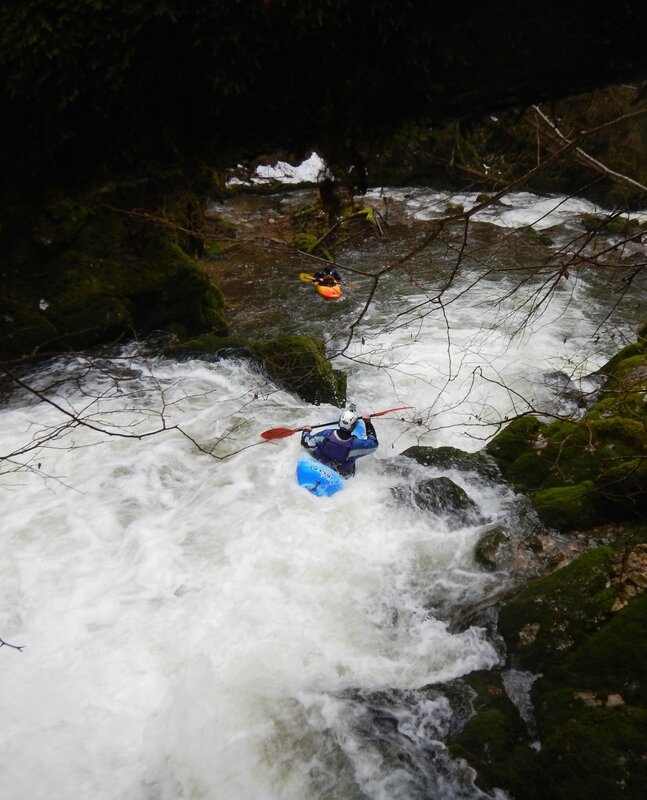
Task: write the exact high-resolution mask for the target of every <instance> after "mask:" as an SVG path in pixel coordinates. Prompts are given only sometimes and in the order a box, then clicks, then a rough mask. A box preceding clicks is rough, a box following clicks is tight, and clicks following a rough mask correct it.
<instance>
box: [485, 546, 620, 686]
mask: <svg viewBox="0 0 647 800" xmlns="http://www.w3.org/2000/svg"><path fill="white" fill-rule="evenodd" d="M612 555H613V551H612V549H611V548H610V547H599V548H596V549H595V550H591V551H590V552H588V553H586V554H584V555H582V556H580V557H579V558H577V559H576V560H575V561H573V562H572V563H571V564H568V565H567V566H565V567H563V568H562V569H560V570H558V571H557V572H554V573H552V574H550V575H547V576H545V577H543V578H540V579H539V580H536V581H534V582H533V583H531V584H530V585H529V586H527V587H525V588H524V589H522V590H521V591H520V592H519V593H518V594H517V595H516V596H515V598H514V599H513V600H511V601H510V602H508V603H506V604H505V605H504V607H503V608H502V609H501V612H500V615H499V631H500V632H501V634H502V636H503V637H504V639H505V641H506V645H507V647H508V650H509V652H510V654H511V656H512V658H513V661H514V663H515V664H519V665H520V666H521V667H522V668H525V669H530V670H531V671H532V672H542V671H544V670H545V669H546V668H547V667H548V666H549V665H551V664H554V663H555V662H556V661H558V660H559V659H560V658H563V657H564V656H565V655H566V653H568V652H569V651H570V650H572V649H574V648H575V647H576V646H578V645H579V644H580V643H581V642H582V641H583V640H584V639H585V638H586V637H587V636H588V635H589V634H590V633H592V632H593V631H595V630H597V629H599V627H600V626H601V625H602V624H603V623H604V622H605V621H606V620H607V619H608V618H609V616H610V614H611V608H612V606H613V602H614V599H615V595H614V592H613V590H612V589H611V588H610V586H609V582H610V580H611V576H612V573H613V568H612Z"/></svg>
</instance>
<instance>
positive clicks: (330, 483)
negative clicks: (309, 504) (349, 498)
mask: <svg viewBox="0 0 647 800" xmlns="http://www.w3.org/2000/svg"><path fill="white" fill-rule="evenodd" d="M353 434H354V435H355V436H357V437H358V438H359V439H366V426H365V425H364V421H363V420H360V421H359V422H358V423H357V425H356V426H355V430H354V431H353ZM346 480H347V478H342V476H341V475H340V474H339V473H338V472H336V471H335V470H334V469H333V468H332V467H328V466H326V465H325V464H322V463H321V462H319V461H317V460H316V459H314V458H313V457H312V456H311V455H309V454H308V453H304V454H303V455H302V456H301V457H300V458H299V460H298V462H297V483H298V484H299V486H303V488H304V489H307V490H308V491H309V492H310V493H311V494H314V495H317V497H330V495H331V494H335V492H338V491H339V490H340V489H343V488H344V484H345V483H346Z"/></svg>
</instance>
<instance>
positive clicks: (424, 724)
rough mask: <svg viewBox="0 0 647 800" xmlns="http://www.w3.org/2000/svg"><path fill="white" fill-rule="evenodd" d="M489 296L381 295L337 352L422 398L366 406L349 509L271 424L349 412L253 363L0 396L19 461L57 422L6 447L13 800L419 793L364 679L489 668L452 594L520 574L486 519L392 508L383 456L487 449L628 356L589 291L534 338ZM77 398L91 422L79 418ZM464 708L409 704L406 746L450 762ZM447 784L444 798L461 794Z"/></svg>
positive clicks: (443, 675) (496, 496) (63, 365)
mask: <svg viewBox="0 0 647 800" xmlns="http://www.w3.org/2000/svg"><path fill="white" fill-rule="evenodd" d="M495 289H496V290H497V292H499V293H500V289H501V286H500V284H497V286H496V287H495V286H494V285H492V286H484V287H483V291H482V292H481V294H480V295H479V302H478V303H477V304H475V303H474V301H473V299H472V298H471V297H469V298H468V297H465V298H463V299H461V298H460V296H458V294H459V293H458V292H457V298H456V299H455V301H454V302H453V303H452V305H451V307H450V308H448V309H446V311H445V313H444V314H423V315H421V314H420V313H419V312H418V311H417V310H416V309H418V308H419V307H420V303H421V301H422V300H424V296H423V295H421V294H420V293H419V291H418V290H417V289H416V288H415V287H409V288H408V289H407V290H406V292H407V293H406V295H405V296H404V297H403V294H402V292H400V293H399V294H397V295H396V294H384V295H383V296H380V297H378V298H376V302H375V304H374V306H373V309H372V310H371V311H370V313H369V314H368V315H367V317H366V319H365V321H364V323H363V327H362V331H361V332H362V336H363V342H362V339H361V338H359V337H358V338H356V339H355V340H354V341H353V343H352V344H351V345H350V347H349V348H348V349H347V350H346V351H345V353H344V354H342V355H340V356H339V357H338V358H337V359H336V361H335V366H337V367H339V368H342V369H345V370H346V371H347V372H348V375H349V400H350V401H352V402H355V403H356V404H357V405H358V407H359V409H360V411H362V412H364V413H370V412H373V411H379V410H381V409H382V408H389V407H394V406H399V405H409V406H413V407H414V409H413V410H411V411H407V412H402V413H400V414H397V415H395V418H393V419H390V418H388V417H384V418H380V419H378V420H376V428H377V431H378V435H379V438H380V448H379V450H378V453H377V455H376V456H375V457H367V458H366V459H364V460H362V461H361V462H360V463H359V465H358V475H357V477H356V478H355V479H353V480H352V481H351V482H349V484H348V486H347V487H346V488H345V489H344V491H343V492H341V493H339V494H338V495H335V496H333V497H331V498H316V497H313V496H310V495H309V494H308V493H307V492H305V491H304V490H303V489H301V488H300V487H298V486H297V485H296V482H295V480H294V468H295V463H296V459H297V457H298V455H299V442H298V436H292V437H288V438H286V439H282V440H277V441H273V442H264V441H263V440H262V439H261V437H260V434H261V432H262V431H263V430H265V429H268V428H271V427H275V426H285V425H287V426H290V427H297V426H300V425H303V424H307V423H318V422H325V421H327V420H333V419H335V418H336V416H337V415H338V413H339V410H338V409H336V408H334V407H332V406H321V407H313V406H310V405H307V404H305V403H303V402H302V401H301V400H299V398H297V397H296V396H294V395H292V394H290V393H287V392H285V391H283V390H281V389H280V388H278V387H276V386H274V385H273V384H272V383H271V382H270V381H268V380H267V379H266V378H265V377H264V376H263V375H262V374H260V373H259V372H258V371H257V370H256V369H255V368H254V367H253V366H252V365H250V364H248V363H247V362H245V361H243V360H223V361H208V360H200V359H188V360H184V361H179V362H178V361H173V360H169V359H166V358H163V357H160V356H155V355H154V354H150V353H146V352H145V350H144V351H142V350H141V349H137V348H136V347H134V346H133V347H131V348H127V349H125V350H124V351H122V352H120V353H113V354H109V355H105V356H103V357H102V359H101V360H100V361H99V362H88V360H86V359H61V360H59V361H57V362H54V363H52V364H51V365H49V366H47V367H46V368H42V369H41V370H39V371H38V372H36V373H35V374H33V375H31V376H28V377H29V380H30V382H31V383H32V384H34V385H37V386H39V387H41V388H45V387H46V386H50V385H52V384H54V383H57V385H58V389H57V394H56V397H57V404H58V406H59V408H57V407H55V406H53V405H48V404H45V403H40V402H37V401H36V400H35V399H34V398H33V397H29V396H27V395H26V394H24V393H20V392H19V393H16V394H15V395H14V397H13V398H12V399H11V400H10V402H9V403H8V404H7V405H6V406H5V407H4V408H2V410H1V411H0V424H1V426H2V427H1V430H2V431H3V433H2V452H3V454H6V453H13V452H14V451H19V450H20V449H21V448H24V447H25V444H26V443H28V442H32V441H35V440H36V439H38V438H39V437H43V438H44V439H47V437H50V438H49V440H47V441H45V443H44V444H42V445H41V446H39V447H37V448H35V449H34V450H29V451H28V452H24V453H22V454H19V455H16V456H15V457H14V458H13V459H12V460H11V461H9V462H3V463H4V469H3V474H2V486H1V487H0V511H1V515H0V518H1V519H2V522H1V526H2V536H1V537H0V548H1V556H2V557H1V559H0V569H1V570H2V573H1V579H0V593H1V598H2V603H1V604H0V609H1V613H0V637H2V639H3V640H4V641H6V642H9V643H11V644H16V645H20V646H24V650H23V651H22V652H19V651H17V650H14V649H11V648H9V647H2V648H0V671H1V674H2V681H3V689H4V690H3V692H2V698H1V700H0V711H1V713H2V718H3V725H2V732H1V733H0V746H1V749H2V753H3V758H2V763H1V764H0V786H2V787H3V794H4V796H6V797H8V798H11V800H45V798H47V800H69V798H70V797H87V798H92V800H124V799H125V798H128V800H180V798H182V800H184V799H186V800H189V798H190V799H191V800H198V799H199V798H200V799H203V798H204V800H306V798H312V799H313V800H315V798H318V799H319V800H323V798H326V800H332V799H333V798H339V800H342V799H343V800H351V799H352V798H361V797H370V798H372V799H373V800H386V798H396V797H402V798H412V797H418V796H420V797H423V796H424V794H423V793H422V792H424V791H428V786H427V788H426V789H425V788H424V787H423V788H422V789H420V792H421V793H420V794H415V792H414V790H413V789H412V786H413V785H414V783H415V781H416V780H418V778H417V777H416V776H417V775H418V772H419V769H418V767H416V770H414V772H415V773H416V774H415V775H413V774H412V773H411V772H409V773H408V772H407V770H406V769H404V768H402V767H398V768H395V767H394V766H393V765H392V764H389V763H388V761H386V760H385V759H383V758H382V757H381V756H380V751H379V748H375V747H374V746H373V745H372V743H371V737H370V736H367V734H366V731H365V729H364V728H363V727H362V724H360V716H358V715H360V710H359V709H360V706H358V704H357V701H356V697H357V696H356V693H357V692H358V691H359V692H360V693H362V692H363V693H377V692H380V691H384V692H389V691H393V690H396V691H399V692H402V693H407V692H411V691H415V690H418V689H420V688H421V687H424V686H426V685H428V684H432V683H439V682H444V681H448V680H451V679H453V678H458V677H460V676H461V675H464V674H466V673H467V672H469V671H471V670H474V669H487V668H490V667H492V666H494V665H495V664H497V663H498V660H499V656H498V654H497V652H496V650H495V647H494V646H493V644H492V643H491V642H490V641H489V640H488V636H487V633H486V631H485V630H484V629H482V628H480V627H478V626H472V627H467V628H466V629H465V630H454V629H452V627H451V626H450V625H449V623H448V621H447V620H446V619H445V618H444V612H443V609H446V608H447V607H448V606H450V607H451V606H452V604H456V605H460V604H465V603H467V604H469V603H470V602H477V601H478V599H479V598H481V597H485V596H487V595H488V593H490V592H492V591H494V589H495V587H496V585H497V584H498V583H500V582H501V581H504V580H505V576H500V575H499V576H497V575H492V574H490V573H486V572H484V571H483V569H482V568H480V567H479V566H478V564H477V563H476V561H475V558H474V545H475V543H476V542H477V540H478V537H479V535H480V534H481V532H482V530H483V526H479V525H473V526H467V527H464V528H459V529H458V530H455V529H452V526H450V525H448V523H447V520H445V519H443V518H434V517H432V516H430V515H429V514H428V513H427V514H425V513H423V512H421V511H420V510H418V509H415V508H407V507H403V506H402V505H398V504H397V503H395V502H394V500H393V497H392V494H391V492H390V488H391V487H392V485H393V482H394V480H395V479H394V476H393V473H392V472H391V471H389V469H387V468H385V467H386V464H387V462H388V460H389V459H390V458H392V457H393V456H396V455H397V454H399V453H401V452H402V451H403V450H404V449H406V447H408V446H411V445H413V444H418V443H421V444H427V445H430V446H439V445H445V444H448V445H452V446H456V447H460V448H462V449H465V450H470V451H475V450H478V449H480V448H481V447H482V446H483V444H484V442H485V441H486V440H487V438H488V437H489V436H491V435H492V433H494V432H495V431H496V429H497V424H498V422H499V421H500V420H501V419H502V418H505V417H506V416H508V415H510V414H513V413H515V412H518V411H519V410H521V407H522V406H523V408H524V409H525V408H527V402H528V400H531V401H532V402H533V403H536V404H537V405H541V404H545V403H550V402H552V401H553V400H554V387H553V385H552V384H551V382H550V381H549V380H547V379H546V376H548V375H550V374H552V373H554V372H555V371H558V370H562V371H563V370H566V371H567V372H568V374H569V375H570V376H571V377H573V378H574V379H575V378H582V377H584V378H585V376H587V375H588V374H589V373H590V372H591V371H592V370H593V369H594V368H597V367H599V366H600V365H601V363H603V360H604V358H605V357H606V356H607V355H610V354H611V353H612V352H613V350H614V341H612V340H611V339H610V340H609V342H608V345H607V346H606V350H605V348H603V347H596V348H592V346H591V342H592V339H593V337H594V336H596V335H599V330H600V324H601V320H602V319H603V318H604V311H603V310H598V312H596V314H594V313H592V308H597V306H595V304H594V303H593V301H592V300H591V301H589V300H588V299H587V288H586V286H583V285H582V286H579V285H578V287H577V288H576V289H575V290H573V289H572V288H571V287H569V288H568V290H564V291H563V293H562V294H560V292H557V293H556V298H555V301H554V305H552V306H551V311H550V312H547V313H546V314H543V315H542V316H541V317H540V318H538V319H537V320H535V321H534V322H533V323H532V324H531V325H529V327H528V328H527V330H525V332H523V333H522V334H520V333H519V331H518V326H517V324H516V323H514V322H513V321H512V317H511V316H510V314H511V308H510V307H508V308H507V309H505V308H502V307H501V306H499V307H498V308H494V307H493V306H492V303H491V298H490V295H489V293H490V292H494V290H495ZM560 291H561V290H560ZM578 292H580V293H581V296H578V295H577V293H578ZM562 298H563V302H562ZM596 302H597V301H596ZM403 304H404V311H405V313H404V316H398V317H397V322H396V315H398V314H399V315H402V312H403ZM448 321H449V326H448ZM326 326H327V328H326V329H327V331H328V334H329V337H330V339H334V338H335V337H336V336H337V335H338V334H337V328H336V327H335V324H332V325H330V323H326ZM627 333H628V332H627ZM594 350H595V352H594ZM79 376H83V378H82V381H77V380H75V378H77V377H79ZM585 382H586V380H585ZM79 386H81V387H82V391H81V390H80V389H79ZM530 395H532V397H530ZM61 408H62V409H64V410H66V411H68V412H70V413H74V414H76V416H77V418H80V419H83V420H84V421H85V422H86V423H88V424H87V425H74V426H69V425H68V426H67V427H66V424H67V423H69V419H70V418H69V416H68V417H66V416H65V415H64V414H62V413H61V410H60V409H61ZM90 425H91V426H92V427H90ZM95 428H98V429H101V430H102V431H104V433H101V432H99V431H98V430H95ZM162 428H164V430H162ZM105 431H107V432H108V433H110V434H112V435H106V433H105ZM153 431H158V432H157V433H155V435H150V436H149V435H147V434H149V433H150V432H153ZM446 474H447V473H446ZM449 477H451V478H452V479H453V480H455V481H456V482H457V483H458V484H459V485H462V486H463V487H464V488H465V489H466V490H467V491H468V493H469V494H470V496H471V497H472V498H473V499H474V500H475V501H476V502H477V503H478V505H479V508H480V509H481V511H482V513H483V515H484V517H485V518H486V519H487V522H488V524H490V525H491V524H496V523H500V522H504V521H505V513H506V504H507V503H508V501H509V499H510V497H509V494H507V493H506V492H505V491H504V490H501V489H495V488H493V487H492V486H490V485H488V484H485V483H483V482H482V481H480V480H478V478H477V477H476V476H471V477H470V476H469V475H466V474H461V473H457V472H450V473H449ZM354 693H355V694H354ZM449 716H450V712H449V708H448V705H447V704H446V703H444V702H443V701H442V698H441V699H436V700H432V699H429V698H427V699H426V700H425V701H424V702H422V701H421V702H418V704H417V705H416V706H415V707H414V708H410V709H409V710H407V711H406V713H405V711H402V716H401V719H400V733H401V734H402V736H405V737H408V738H409V739H410V740H412V741H413V740H416V739H417V740H418V741H419V743H420V745H419V746H420V748H421V750H424V749H425V748H427V750H429V749H430V748H432V747H434V746H435V747H439V748H440V750H442V746H441V745H440V744H439V742H440V740H441V739H442V737H443V734H444V732H446V730H447V728H448V725H449ZM421 758H422V756H421ZM430 780H431V779H430ZM433 780H435V781H436V782H435V783H434V784H433V785H434V787H435V788H434V791H435V792H436V793H437V796H439V797H440V796H443V797H445V796H446V797H448V798H450V797H456V796H458V791H459V790H458V789H457V788H456V786H455V785H454V784H453V783H452V781H451V780H450V779H449V778H447V777H445V778H444V779H442V780H441V779H433ZM416 786H418V784H416ZM416 791H417V790H416ZM460 791H461V792H464V794H462V795H461V796H468V795H469V793H470V792H472V795H471V796H474V797H476V796H478V792H477V791H476V790H472V789H469V786H468V788H465V786H463V788H462V789H461V790H460Z"/></svg>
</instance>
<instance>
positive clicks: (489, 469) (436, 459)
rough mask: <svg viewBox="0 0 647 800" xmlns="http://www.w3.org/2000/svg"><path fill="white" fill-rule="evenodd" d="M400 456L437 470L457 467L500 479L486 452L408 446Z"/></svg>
mask: <svg viewBox="0 0 647 800" xmlns="http://www.w3.org/2000/svg"><path fill="white" fill-rule="evenodd" d="M400 455H401V456H403V457H406V458H410V459H413V460H414V461H415V462H416V463H418V464H421V465H422V466H424V467H435V468H436V469H438V470H441V471H442V470H449V469H457V470H460V471H461V472H475V473H477V474H478V475H479V476H480V477H482V478H485V479H487V480H500V478H501V472H500V470H499V468H498V467H497V464H496V461H495V460H494V459H493V458H492V457H491V456H488V455H487V453H484V452H481V453H467V452H465V451H464V450H459V449H458V448H457V447H423V446H420V445H417V446H414V447H409V448H408V449H407V450H404V451H403V452H402V453H401V454H400Z"/></svg>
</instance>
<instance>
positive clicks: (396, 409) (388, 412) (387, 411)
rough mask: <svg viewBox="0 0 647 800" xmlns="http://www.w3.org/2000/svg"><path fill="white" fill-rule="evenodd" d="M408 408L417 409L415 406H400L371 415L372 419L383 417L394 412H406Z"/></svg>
mask: <svg viewBox="0 0 647 800" xmlns="http://www.w3.org/2000/svg"><path fill="white" fill-rule="evenodd" d="M407 408H415V406H399V407H398V408H387V410H386V411H377V412H376V413H375V414H371V415H370V416H371V417H381V416H382V415H383V414H390V413H391V412H392V411H404V410H405V409H407Z"/></svg>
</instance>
